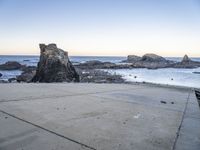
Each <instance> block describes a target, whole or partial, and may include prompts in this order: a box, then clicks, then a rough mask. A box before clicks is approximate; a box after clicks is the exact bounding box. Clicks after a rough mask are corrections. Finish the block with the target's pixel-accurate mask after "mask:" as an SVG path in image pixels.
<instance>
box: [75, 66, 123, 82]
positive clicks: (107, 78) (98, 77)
mask: <svg viewBox="0 0 200 150" xmlns="http://www.w3.org/2000/svg"><path fill="white" fill-rule="evenodd" d="M77 71H78V74H79V75H80V82H83V83H85V82H87V83H124V82H125V80H124V79H123V78H122V76H120V75H116V74H110V73H108V72H106V71H103V70H95V69H77Z"/></svg>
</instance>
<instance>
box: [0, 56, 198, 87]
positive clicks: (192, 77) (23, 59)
mask: <svg viewBox="0 0 200 150" xmlns="http://www.w3.org/2000/svg"><path fill="white" fill-rule="evenodd" d="M125 59H126V57H102V56H101V57H100V56H71V57H70V60H71V62H73V63H83V62H86V61H90V60H99V61H102V62H113V63H120V62H121V61H122V60H125ZM166 59H169V60H173V61H181V59H182V58H181V57H167V58H166ZM191 59H192V60H194V61H199V62H200V58H191ZM7 61H17V62H19V63H21V64H24V65H27V66H36V65H37V63H38V61H39V56H0V64H3V63H5V62H7ZM106 71H108V72H110V73H112V74H119V75H122V77H123V78H124V79H125V80H126V81H128V82H150V83H158V84H168V85H178V86H187V87H195V88H200V74H195V73H194V72H200V68H195V69H175V68H164V69H156V70H151V69H145V68H139V69H116V70H113V69H109V70H106ZM0 73H2V74H3V76H2V77H0V79H1V80H7V79H9V78H12V77H16V76H17V75H20V74H21V71H20V70H14V71H1V70H0Z"/></svg>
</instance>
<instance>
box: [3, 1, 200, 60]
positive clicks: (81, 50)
mask: <svg viewBox="0 0 200 150" xmlns="http://www.w3.org/2000/svg"><path fill="white" fill-rule="evenodd" d="M39 43H45V44H49V43H56V44H57V46H58V47H59V48H61V49H64V50H66V51H68V52H69V55H73V56H126V55H129V54H134V55H139V56H141V55H143V54H145V53H156V54H158V55H162V56H166V57H167V56H183V55H184V54H188V55H189V56H191V57H200V0H0V55H39V53H40V50H39Z"/></svg>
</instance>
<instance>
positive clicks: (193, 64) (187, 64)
mask: <svg viewBox="0 0 200 150" xmlns="http://www.w3.org/2000/svg"><path fill="white" fill-rule="evenodd" d="M197 67H200V62H197V61H192V60H191V59H190V58H189V57H188V56H187V55H185V56H184V57H183V59H182V61H181V62H178V63H175V64H174V65H173V68H197Z"/></svg>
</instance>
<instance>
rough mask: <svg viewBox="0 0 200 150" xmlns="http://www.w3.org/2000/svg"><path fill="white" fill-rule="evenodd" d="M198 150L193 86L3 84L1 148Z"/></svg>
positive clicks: (199, 126) (198, 114) (198, 113)
mask: <svg viewBox="0 0 200 150" xmlns="http://www.w3.org/2000/svg"><path fill="white" fill-rule="evenodd" d="M7 149H8V150H16V149H17V150H18V149H19V150H21V149H23V150H30V149H31V150H32V149H33V150H37V149H43V150H49V149H52V150H53V149H55V150H60V149H69V150H76V149H89V150H90V149H93V150H94V149H95V150H110V149H112V150H113V149H114V150H199V149H200V110H199V106H198V104H197V100H196V98H195V96H194V92H193V91H192V90H191V89H184V88H174V87H156V86H153V85H131V84H86V83H84V84H81V83H77V84H75V83H52V84H32V83H31V84H0V150H7Z"/></svg>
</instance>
